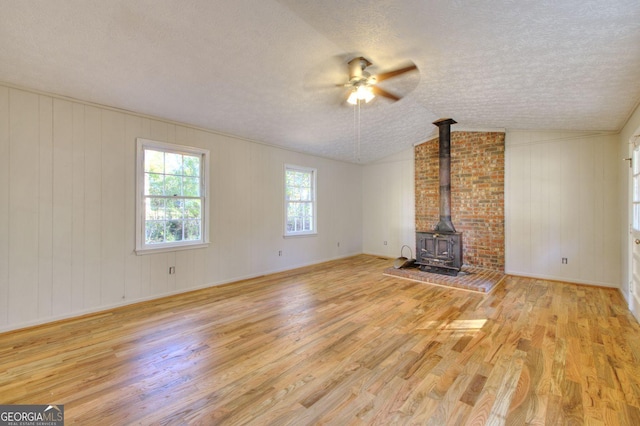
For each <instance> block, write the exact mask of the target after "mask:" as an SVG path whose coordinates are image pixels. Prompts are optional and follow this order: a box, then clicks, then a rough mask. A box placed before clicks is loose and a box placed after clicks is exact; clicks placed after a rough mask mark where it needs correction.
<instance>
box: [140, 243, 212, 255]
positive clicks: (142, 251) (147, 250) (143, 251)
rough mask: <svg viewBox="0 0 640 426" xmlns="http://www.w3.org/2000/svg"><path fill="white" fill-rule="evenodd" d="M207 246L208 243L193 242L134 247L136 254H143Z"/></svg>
mask: <svg viewBox="0 0 640 426" xmlns="http://www.w3.org/2000/svg"><path fill="white" fill-rule="evenodd" d="M207 247H209V243H195V244H182V245H179V246H163V247H158V248H143V249H136V250H135V251H136V254H137V255H138V256H144V255H146V254H154V253H167V252H170V251H181V250H191V249H199V248H207Z"/></svg>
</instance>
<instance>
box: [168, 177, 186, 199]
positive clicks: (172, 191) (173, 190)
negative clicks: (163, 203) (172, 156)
mask: <svg viewBox="0 0 640 426" xmlns="http://www.w3.org/2000/svg"><path fill="white" fill-rule="evenodd" d="M164 195H169V196H177V195H182V177H180V176H172V175H167V176H165V177H164Z"/></svg>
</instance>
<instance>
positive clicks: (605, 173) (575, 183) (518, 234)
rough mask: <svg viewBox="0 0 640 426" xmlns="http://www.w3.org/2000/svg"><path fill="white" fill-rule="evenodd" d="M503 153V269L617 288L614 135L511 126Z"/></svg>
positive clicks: (617, 162)
mask: <svg viewBox="0 0 640 426" xmlns="http://www.w3.org/2000/svg"><path fill="white" fill-rule="evenodd" d="M505 155H506V158H505V161H506V164H505V166H506V172H505V173H506V176H505V217H506V224H505V225H506V226H505V228H506V229H505V231H506V235H505V237H506V267H505V270H506V272H507V273H510V274H516V275H523V276H532V277H539V278H547V279H556V280H564V281H570V282H577V283H585V284H595V285H603V286H611V287H618V286H619V285H620V279H621V265H620V256H621V251H620V232H619V229H620V226H619V219H620V213H619V206H620V202H619V191H618V190H617V188H618V187H619V172H620V169H621V168H623V167H626V166H625V164H623V163H622V161H621V159H620V157H619V155H618V149H617V136H616V135H609V134H606V135H602V134H589V133H586V132H582V133H577V132H564V133H563V132H533V131H507V134H506V151H505ZM562 258H567V260H568V263H567V264H562Z"/></svg>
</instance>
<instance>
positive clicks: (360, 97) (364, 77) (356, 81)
mask: <svg viewBox="0 0 640 426" xmlns="http://www.w3.org/2000/svg"><path fill="white" fill-rule="evenodd" d="M347 64H348V65H349V82H348V83H345V84H340V85H339V86H344V87H348V88H349V89H350V91H349V97H348V98H347V102H348V103H350V104H351V105H357V104H358V102H359V101H365V103H367V102H369V101H371V100H372V99H373V98H374V97H375V96H382V97H384V98H388V99H391V100H392V101H398V100H400V99H401V97H400V96H397V95H395V94H393V93H391V92H388V91H386V90H384V89H381V88H380V87H379V86H377V84H378V83H380V82H381V81H384V80H387V79H390V78H392V77H397V76H399V75H402V74H404V73H407V72H410V71H414V70H417V69H418V67H417V66H415V64H413V63H412V64H411V65H408V66H406V67H402V68H398V69H396V70H392V71H387V72H383V73H381V74H377V75H373V76H372V75H371V74H370V73H368V72H367V71H365V69H366V68H367V67H369V66H371V62H370V61H369V60H367V59H366V58H363V57H362V56H359V57H357V58H353V59H352V60H350V61H349V62H348V63H347Z"/></svg>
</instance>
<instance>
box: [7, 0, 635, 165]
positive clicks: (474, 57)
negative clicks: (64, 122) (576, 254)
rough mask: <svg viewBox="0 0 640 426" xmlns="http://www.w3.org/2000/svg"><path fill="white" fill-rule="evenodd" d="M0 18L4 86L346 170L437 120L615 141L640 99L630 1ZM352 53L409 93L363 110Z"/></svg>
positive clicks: (247, 7) (106, 6)
mask: <svg viewBox="0 0 640 426" xmlns="http://www.w3.org/2000/svg"><path fill="white" fill-rule="evenodd" d="M0 10H1V11H2V12H1V13H0V81H4V82H7V83H10V84H14V85H18V86H24V87H29V88H34V89H38V90H43V91H47V92H51V93H56V94H60V95H64V96H70V97H73V98H77V99H81V100H85V101H91V102H95V103H99V104H103V105H108V106H113V107H117V108H123V109H127V110H132V111H137V112H140V113H145V114H150V115H154V116H159V117H163V118H167V119H171V120H176V121H181V122H185V123H190V124H193V125H197V126H201V127H204V128H208V129H212V130H215V131H219V132H222V133H227V134H232V135H236V136H240V137H243V138H247V139H250V140H255V141H260V142H264V143H268V144H272V145H278V146H282V147H286V148H290V149H294V150H297V151H302V152H308V153H312V154H316V155H321V156H325V157H330V158H336V159H341V160H345V161H356V162H357V161H359V162H362V163H367V162H370V161H373V160H376V159H379V158H382V157H384V156H387V155H390V154H393V153H395V152H398V151H400V150H403V149H406V148H408V147H411V146H412V145H413V144H415V143H419V142H422V141H424V140H426V139H427V138H429V137H430V136H431V135H432V134H433V133H434V131H435V127H434V126H433V125H432V124H431V122H432V121H434V120H435V119H437V118H440V117H453V118H454V119H455V120H456V121H458V123H459V124H458V125H456V126H458V128H465V129H473V128H483V129H486V128H506V129H554V130H596V131H616V130H620V128H621V127H622V126H623V125H624V123H625V121H626V119H627V118H628V117H629V115H630V114H631V112H633V109H634V108H635V106H636V105H637V103H638V101H639V100H640V2H638V0H609V1H606V2H605V1H602V0H595V1H594V0H563V1H556V0H553V1H549V0H529V1H524V0H522V1H519V0H505V1H482V2H478V1H475V2H472V1H462V0H452V1H441V0H403V1H401V2H400V1H397V0H370V1H364V0H328V1H317V0H279V1H276V0H233V1H228V0H215V1H212V0H190V1H182V0H174V1H168V0H147V1H138V0H98V1H79V0H75V1H72V0H56V1H31V0H28V1H25V0H0ZM359 55H362V56H365V57H366V58H368V59H369V60H371V61H372V62H373V64H374V65H373V66H372V67H370V68H369V69H368V70H369V71H371V72H372V73H373V74H375V73H378V72H384V71H387V70H390V69H394V68H396V67H398V66H401V65H403V64H405V63H406V62H407V61H412V62H414V63H415V64H416V65H417V66H418V68H419V73H412V74H405V75H403V76H401V77H398V78H396V79H392V80H387V81H385V82H382V83H380V85H381V87H384V88H385V89H387V90H389V91H394V92H396V93H398V94H402V95H405V94H406V96H405V97H404V98H403V99H402V100H400V101H398V102H391V101H388V100H387V99H383V98H376V99H375V100H374V101H372V102H371V103H370V104H367V105H362V107H361V108H360V111H359V116H358V114H357V112H358V111H357V109H354V107H350V106H348V105H347V104H345V103H344V99H345V96H346V94H345V89H344V88H341V87H337V86H336V84H339V83H344V82H346V80H347V67H346V62H347V61H348V60H349V59H351V58H353V57H354V56H359ZM358 120H359V122H360V127H359V128H360V132H359V138H358V131H357V128H358V127H357V123H358ZM455 129H456V127H454V130H455ZM358 140H359V149H358ZM358 152H359V154H358Z"/></svg>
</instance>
